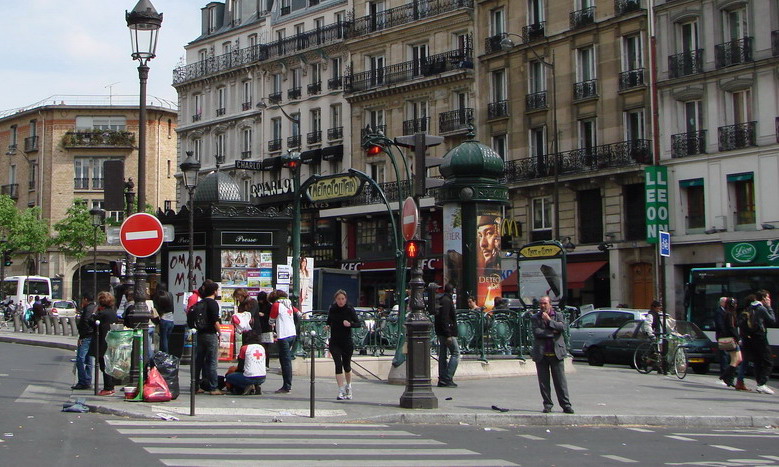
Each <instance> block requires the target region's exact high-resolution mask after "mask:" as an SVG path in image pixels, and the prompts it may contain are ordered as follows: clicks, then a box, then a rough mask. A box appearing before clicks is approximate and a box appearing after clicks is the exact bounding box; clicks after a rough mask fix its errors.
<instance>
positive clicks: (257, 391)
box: [254, 384, 262, 396]
mask: <svg viewBox="0 0 779 467" xmlns="http://www.w3.org/2000/svg"><path fill="white" fill-rule="evenodd" d="M254 394H255V395H257V396H261V395H262V387H261V386H260V385H259V384H255V385H254Z"/></svg>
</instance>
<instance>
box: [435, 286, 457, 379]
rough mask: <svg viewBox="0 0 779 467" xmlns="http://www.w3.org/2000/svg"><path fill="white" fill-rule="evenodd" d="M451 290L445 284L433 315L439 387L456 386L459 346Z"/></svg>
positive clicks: (452, 290)
mask: <svg viewBox="0 0 779 467" xmlns="http://www.w3.org/2000/svg"><path fill="white" fill-rule="evenodd" d="M452 292H454V287H452V284H446V285H445V286H444V293H443V294H442V295H441V297H440V298H439V299H438V304H439V305H440V307H441V308H440V311H439V312H438V315H436V317H435V333H436V336H438V387H440V388H456V387H457V383H455V382H454V373H455V372H456V371H457V365H458V364H459V363H460V346H459V345H458V342H457V336H458V334H457V315H456V314H455V310H454V300H452ZM447 354H448V356H447Z"/></svg>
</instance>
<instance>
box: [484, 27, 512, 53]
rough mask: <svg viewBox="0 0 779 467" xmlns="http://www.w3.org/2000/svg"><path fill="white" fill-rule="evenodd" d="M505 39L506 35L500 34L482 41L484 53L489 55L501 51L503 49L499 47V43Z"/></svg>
mask: <svg viewBox="0 0 779 467" xmlns="http://www.w3.org/2000/svg"><path fill="white" fill-rule="evenodd" d="M506 37H508V34H506V33H505V32H502V33H500V34H495V35H494V36H490V37H488V38H486V39H484V53H485V54H491V53H495V52H500V51H501V50H503V47H501V46H500V41H502V40H503V39H504V38H506Z"/></svg>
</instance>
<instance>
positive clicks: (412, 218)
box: [401, 196, 419, 240]
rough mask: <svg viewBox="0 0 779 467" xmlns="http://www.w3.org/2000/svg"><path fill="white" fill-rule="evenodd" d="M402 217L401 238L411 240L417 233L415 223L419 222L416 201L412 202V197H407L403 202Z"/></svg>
mask: <svg viewBox="0 0 779 467" xmlns="http://www.w3.org/2000/svg"><path fill="white" fill-rule="evenodd" d="M401 217H402V218H403V238H405V239H406V240H411V239H412V238H414V235H415V234H416V233H417V224H418V223H419V211H418V210H417V203H415V202H414V198H412V197H410V196H409V197H408V198H406V201H404V202H403V212H402V214H401Z"/></svg>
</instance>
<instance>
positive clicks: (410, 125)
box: [403, 117, 430, 135]
mask: <svg viewBox="0 0 779 467" xmlns="http://www.w3.org/2000/svg"><path fill="white" fill-rule="evenodd" d="M428 131H430V117H422V118H414V119H411V120H406V121H404V122H403V134H404V135H413V134H415V133H427V132H428Z"/></svg>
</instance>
